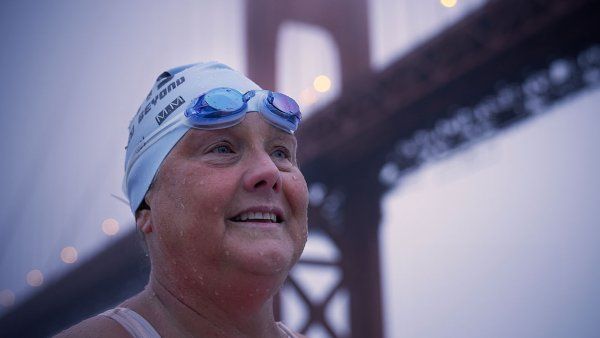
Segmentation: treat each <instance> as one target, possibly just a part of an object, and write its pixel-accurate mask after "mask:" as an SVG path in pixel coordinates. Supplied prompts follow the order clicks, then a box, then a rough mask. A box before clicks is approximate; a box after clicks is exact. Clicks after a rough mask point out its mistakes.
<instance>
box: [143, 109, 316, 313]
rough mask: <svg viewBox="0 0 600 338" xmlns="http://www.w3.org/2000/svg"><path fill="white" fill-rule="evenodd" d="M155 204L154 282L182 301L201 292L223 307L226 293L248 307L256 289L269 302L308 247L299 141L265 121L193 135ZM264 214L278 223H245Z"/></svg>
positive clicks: (146, 215) (149, 219) (152, 199)
mask: <svg viewBox="0 0 600 338" xmlns="http://www.w3.org/2000/svg"><path fill="white" fill-rule="evenodd" d="M146 201H147V204H148V205H149V206H150V210H145V211H143V212H142V213H140V214H139V215H138V226H140V227H141V228H142V230H143V231H144V232H145V233H146V239H147V242H148V246H149V251H150V256H151V260H152V269H153V276H154V277H156V278H157V279H158V280H159V282H161V284H163V286H165V287H166V288H167V289H171V290H170V291H172V292H173V293H174V294H175V296H176V297H177V294H178V293H181V295H180V296H181V297H184V296H186V295H184V293H186V292H189V290H196V291H197V292H199V293H205V294H206V295H207V296H208V297H209V298H211V297H212V300H214V301H217V302H218V301H219V298H226V296H224V295H229V296H231V297H234V298H235V299H239V300H240V301H242V299H243V298H247V297H248V296H249V294H248V292H247V290H248V285H244V284H245V283H246V282H247V283H250V285H252V283H253V281H254V282H255V283H256V286H257V287H256V288H254V290H255V292H256V293H257V294H260V295H262V297H269V296H271V295H272V294H274V293H275V292H276V288H277V287H278V285H280V283H282V282H283V280H284V279H285V276H286V275H287V272H288V271H289V269H290V268H291V267H292V266H293V265H294V264H295V262H296V261H297V260H298V258H299V256H300V254H301V252H302V250H303V248H304V244H305V242H306V237H307V208H308V190H307V187H306V182H305V180H304V177H303V176H302V173H301V172H300V170H299V168H298V165H297V161H296V139H295V137H294V136H293V135H290V134H287V133H285V132H283V131H281V130H279V129H277V128H275V127H273V126H271V125H270V124H268V123H267V122H266V121H265V120H264V119H263V118H262V117H261V116H260V115H259V114H258V113H248V114H247V115H246V118H245V119H244V120H243V121H242V122H241V123H239V124H238V125H236V126H233V127H230V128H226V129H219V130H196V129H191V130H190V131H189V132H188V133H187V134H186V135H185V136H184V137H183V138H182V139H181V141H180V142H179V143H178V144H177V145H176V146H175V147H174V148H173V150H172V151H171V153H170V154H169V155H168V156H167V158H166V159H165V161H164V162H163V164H162V166H161V168H160V170H159V172H158V174H157V178H156V182H155V183H154V184H153V186H152V188H151V189H150V191H149V193H148V194H147V196H146ZM257 211H258V212H270V213H271V214H274V215H276V217H277V218H276V222H272V221H271V220H261V219H254V220H252V219H246V220H244V221H242V220H241V218H240V216H241V215H244V214H245V215H248V212H257ZM250 215H252V214H250ZM242 279H243V280H244V282H243V283H241V285H238V283H236V281H240V282H241V281H242ZM253 287H254V285H253ZM184 290H185V291H184ZM238 293H239V294H238ZM242 293H243V294H242ZM252 293H254V292H252ZM188 296H189V295H188ZM253 296H254V295H253ZM262 297H261V298H262ZM178 298H179V297H178ZM229 301H231V299H229ZM242 302H243V301H242ZM249 306H251V305H250V304H249Z"/></svg>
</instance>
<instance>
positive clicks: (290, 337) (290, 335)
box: [276, 322, 298, 338]
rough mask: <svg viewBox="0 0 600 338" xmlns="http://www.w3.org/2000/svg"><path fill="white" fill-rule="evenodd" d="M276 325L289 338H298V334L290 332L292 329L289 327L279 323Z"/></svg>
mask: <svg viewBox="0 0 600 338" xmlns="http://www.w3.org/2000/svg"><path fill="white" fill-rule="evenodd" d="M276 324H277V326H278V327H279V329H280V330H281V331H283V332H284V333H285V334H286V335H287V337H288V338H296V337H298V336H296V334H295V333H294V331H292V330H290V328H289V327H287V326H285V324H284V323H282V322H277V323H276Z"/></svg>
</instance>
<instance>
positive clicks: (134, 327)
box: [101, 307, 160, 338]
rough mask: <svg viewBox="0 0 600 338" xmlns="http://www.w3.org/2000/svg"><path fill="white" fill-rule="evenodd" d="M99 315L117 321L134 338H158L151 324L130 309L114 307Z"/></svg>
mask: <svg viewBox="0 0 600 338" xmlns="http://www.w3.org/2000/svg"><path fill="white" fill-rule="evenodd" d="M101 315H102V316H105V317H108V318H111V319H113V320H115V321H117V322H118V323H119V324H121V326H123V328H124V329H125V330H127V332H129V334H130V335H131V336H132V337H134V338H160V335H159V334H158V332H156V330H155V329H154V327H153V326H152V324H150V323H149V322H148V321H147V320H146V319H144V317H142V316H141V315H140V314H139V313H137V312H135V311H133V310H131V309H128V308H124V307H116V308H114V309H110V310H108V311H105V312H103V313H101Z"/></svg>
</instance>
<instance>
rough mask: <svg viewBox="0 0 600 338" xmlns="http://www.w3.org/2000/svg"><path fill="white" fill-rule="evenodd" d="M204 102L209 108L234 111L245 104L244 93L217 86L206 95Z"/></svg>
mask: <svg viewBox="0 0 600 338" xmlns="http://www.w3.org/2000/svg"><path fill="white" fill-rule="evenodd" d="M204 103H205V105H206V106H208V107H209V108H212V109H213V110H216V111H221V112H227V113H229V112H234V111H237V110H239V109H240V108H242V107H243V106H244V101H243V99H242V94H241V93H240V92H238V91H237V90H235V89H231V88H216V89H213V90H211V91H209V92H208V93H206V95H204Z"/></svg>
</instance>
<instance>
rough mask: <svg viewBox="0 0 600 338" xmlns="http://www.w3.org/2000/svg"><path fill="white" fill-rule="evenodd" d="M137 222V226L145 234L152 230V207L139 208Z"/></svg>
mask: <svg viewBox="0 0 600 338" xmlns="http://www.w3.org/2000/svg"><path fill="white" fill-rule="evenodd" d="M135 223H136V225H137V228H138V229H140V231H142V232H143V233H145V234H149V233H151V232H152V210H150V208H144V209H141V210H138V212H137V213H136V216H135Z"/></svg>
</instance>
